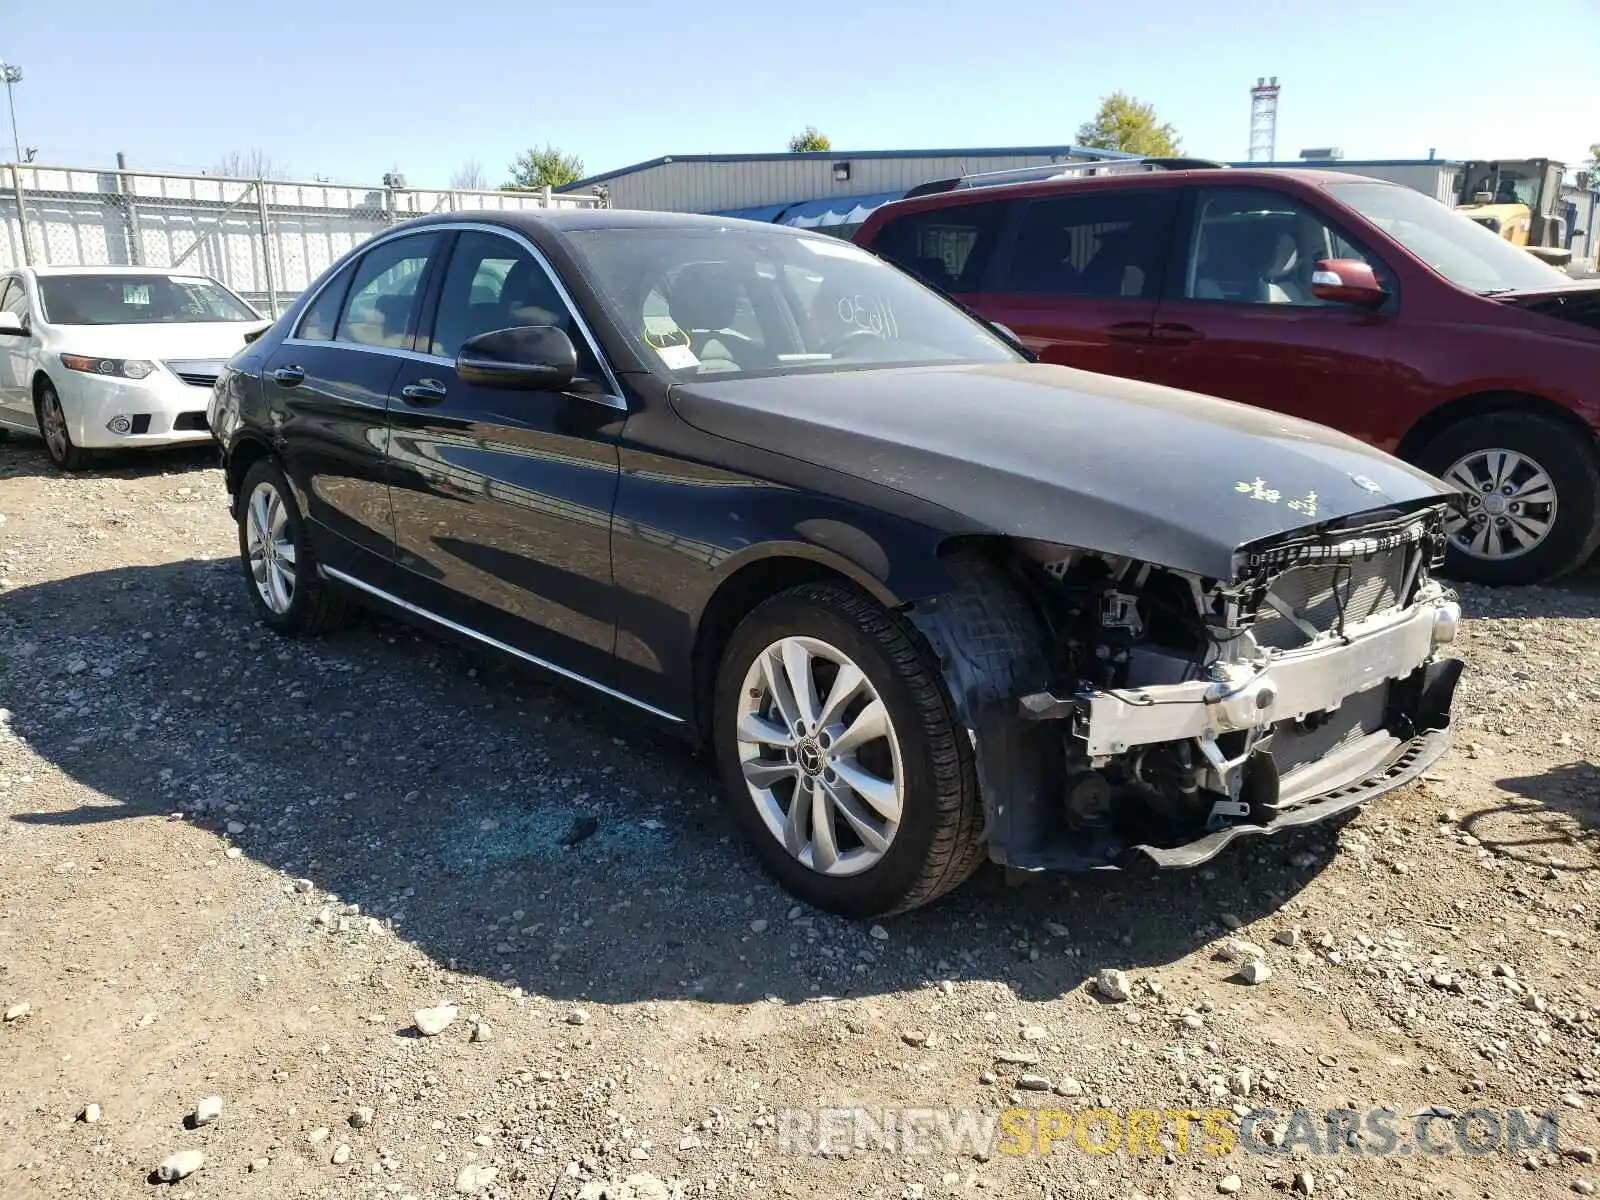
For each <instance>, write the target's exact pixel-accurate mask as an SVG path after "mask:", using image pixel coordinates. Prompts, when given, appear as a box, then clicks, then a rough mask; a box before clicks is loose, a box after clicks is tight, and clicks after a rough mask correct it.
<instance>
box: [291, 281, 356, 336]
mask: <svg viewBox="0 0 1600 1200" xmlns="http://www.w3.org/2000/svg"><path fill="white" fill-rule="evenodd" d="M355 269H356V267H355V264H354V263H352V264H351V265H350V266H348V267H346V268H345V269H344V270H342V271H340V272H339V274H338V275H337V276H335V277H334V278H333V279H332V280H330V281H329V282H328V286H327V287H325V288H323V289H322V290H321V291H320V292H318V293H317V297H316V299H315V300H313V301H312V302H311V303H310V304H309V305H308V306H307V307H306V311H305V313H304V314H303V315H302V316H301V318H300V328H299V329H298V330H296V331H295V336H296V337H298V338H303V339H304V340H306V341H308V342H331V341H332V340H333V331H334V327H335V326H337V325H338V323H339V310H340V309H341V308H343V307H344V295H345V293H346V292H347V291H349V290H350V276H351V275H353V274H354V273H355Z"/></svg>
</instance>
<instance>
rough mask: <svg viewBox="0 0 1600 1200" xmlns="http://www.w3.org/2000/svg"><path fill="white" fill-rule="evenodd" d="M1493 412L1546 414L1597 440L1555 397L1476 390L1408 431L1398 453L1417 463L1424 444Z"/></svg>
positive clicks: (1548, 417) (1579, 419) (1429, 414)
mask: <svg viewBox="0 0 1600 1200" xmlns="http://www.w3.org/2000/svg"><path fill="white" fill-rule="evenodd" d="M1489 413H1527V414H1528V415H1530V416H1538V417H1545V418H1547V419H1549V420H1552V421H1556V422H1559V423H1560V424H1562V425H1565V426H1567V427H1568V428H1570V429H1572V430H1574V431H1575V432H1577V433H1579V434H1581V435H1583V436H1584V437H1585V438H1586V439H1588V440H1589V441H1591V442H1592V441H1593V439H1594V431H1593V430H1592V429H1590V428H1589V426H1588V425H1587V424H1585V422H1584V420H1583V418H1582V417H1580V416H1578V414H1577V413H1575V412H1573V411H1572V410H1571V409H1570V408H1565V407H1563V406H1562V405H1560V404H1557V403H1556V402H1555V401H1554V400H1547V399H1545V398H1544V397H1543V396H1536V395H1534V394H1533V393H1531V392H1474V393H1473V394H1471V395H1469V396H1458V397H1456V399H1454V400H1450V401H1447V402H1445V403H1444V404H1441V405H1440V406H1439V407H1438V408H1436V409H1434V410H1433V411H1432V412H1430V413H1428V414H1427V415H1426V416H1424V417H1423V418H1422V420H1420V421H1418V422H1417V423H1416V424H1415V425H1413V426H1412V427H1411V428H1410V429H1409V430H1408V431H1407V432H1406V435H1405V437H1403V438H1401V439H1400V445H1399V446H1397V447H1396V448H1395V454H1396V455H1397V456H1399V457H1400V458H1403V459H1405V460H1406V461H1407V462H1415V461H1416V460H1417V456H1418V455H1419V454H1421V453H1422V450H1423V447H1425V446H1426V445H1427V444H1428V443H1429V442H1431V441H1433V440H1434V439H1435V438H1436V437H1438V436H1439V435H1440V434H1441V433H1443V432H1444V431H1445V430H1446V429H1448V428H1450V426H1452V425H1455V424H1457V423H1458V422H1461V421H1466V420H1470V419H1471V418H1473V417H1481V416H1486V415H1487V414H1489Z"/></svg>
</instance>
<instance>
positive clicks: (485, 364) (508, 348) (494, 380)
mask: <svg viewBox="0 0 1600 1200" xmlns="http://www.w3.org/2000/svg"><path fill="white" fill-rule="evenodd" d="M577 373H578V352H577V351H576V350H575V349H573V346H572V339H571V338H569V337H568V336H567V335H566V333H565V332H564V331H563V330H560V329H557V328H556V327H555V326H554V325H520V326H517V327H516V328H514V329H496V330H492V331H491V332H489V333H480V334H478V336H477V337H471V338H468V339H467V340H466V341H464V342H462V343H461V349H460V350H459V351H458V352H457V353H456V375H457V376H459V377H460V378H461V380H462V381H463V382H466V383H475V384H477V385H478V386H479V387H494V388H523V389H526V390H527V391H535V392H557V391H560V390H561V389H563V388H566V387H570V386H571V385H572V378H573V376H574V375H576V374H577Z"/></svg>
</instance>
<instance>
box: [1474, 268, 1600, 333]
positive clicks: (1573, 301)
mask: <svg viewBox="0 0 1600 1200" xmlns="http://www.w3.org/2000/svg"><path fill="white" fill-rule="evenodd" d="M1493 299H1495V300H1498V301H1499V302H1500V303H1501V304H1504V305H1506V306H1507V307H1508V308H1520V309H1522V310H1524V311H1525V312H1531V313H1538V314H1539V315H1540V316H1542V317H1553V318H1555V319H1556V320H1557V321H1567V322H1570V323H1571V324H1573V325H1582V326H1583V327H1584V328H1586V329H1600V286H1594V285H1590V286H1584V284H1582V283H1579V282H1578V281H1576V280H1575V281H1573V283H1572V284H1570V285H1567V286H1564V287H1562V286H1558V287H1553V288H1543V289H1540V290H1538V291H1525V292H1502V293H1501V294H1499V295H1497V296H1494V297H1493Z"/></svg>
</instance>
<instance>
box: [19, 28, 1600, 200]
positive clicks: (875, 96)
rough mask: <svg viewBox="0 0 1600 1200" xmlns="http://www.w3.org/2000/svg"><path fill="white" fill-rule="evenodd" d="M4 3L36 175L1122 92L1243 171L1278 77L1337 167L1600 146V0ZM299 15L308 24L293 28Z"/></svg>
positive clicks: (1064, 125) (573, 146)
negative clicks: (1260, 103) (122, 161)
mask: <svg viewBox="0 0 1600 1200" xmlns="http://www.w3.org/2000/svg"><path fill="white" fill-rule="evenodd" d="M5 10H8V11H4V15H3V16H0V57H3V58H5V59H6V60H8V61H10V62H15V63H18V64H20V65H22V67H23V69H24V71H25V73H26V77H25V80H24V82H23V83H22V84H20V85H19V86H18V87H17V91H16V99H17V119H18V124H19V126H20V130H21V136H22V141H23V143H24V144H25V145H36V146H38V147H39V161H41V162H65V163H70V164H80V163H81V164H84V165H110V164H111V163H112V160H113V158H114V156H115V154H116V152H117V151H118V150H123V151H126V152H127V155H128V158H129V162H130V164H131V165H135V166H144V167H147V168H150V169H158V168H159V169H177V168H202V169H204V168H212V167H214V166H215V164H216V163H217V162H218V160H219V159H220V158H221V157H222V156H224V155H225V154H227V153H228V152H229V151H235V150H238V151H243V150H248V149H249V148H251V147H259V148H261V149H262V150H264V151H265V152H266V153H268V154H269V155H270V156H271V157H272V158H273V159H274V160H276V161H278V162H280V163H283V164H285V165H286V166H287V167H288V168H289V169H290V171H291V173H292V174H293V175H294V176H295V177H298V178H309V177H311V176H313V175H326V176H331V177H333V178H335V179H338V180H341V181H349V182H352V183H371V182H375V181H376V180H377V179H378V178H379V177H380V176H381V175H382V174H383V172H385V171H387V170H389V169H391V168H393V167H396V166H398V167H399V168H400V170H401V171H402V172H403V173H404V174H405V175H406V177H407V180H408V182H410V183H412V184H414V185H440V184H443V183H445V182H446V181H447V179H448V178H449V176H450V174H451V173H452V172H453V171H454V170H455V169H456V168H457V167H459V166H460V165H461V164H462V163H464V162H466V161H467V160H469V159H476V160H478V161H479V162H480V163H482V164H483V167H484V169H485V171H486V172H487V173H488V175H489V177H490V182H491V183H495V184H498V183H500V182H502V181H503V177H504V175H505V169H506V165H507V163H509V161H510V160H511V159H512V158H513V157H514V155H515V154H516V152H517V151H518V150H519V148H521V147H524V146H526V145H528V144H530V143H543V142H545V141H547V140H548V141H552V142H554V143H556V144H558V145H560V146H561V147H563V148H564V149H567V150H570V151H573V152H576V153H578V154H579V155H581V156H582V157H583V159H584V161H585V165H586V167H587V169H588V170H589V172H591V173H594V172H598V171H603V170H608V169H611V168H613V167H618V166H623V165H626V164H628V163H631V162H635V161H638V160H641V159H646V158H653V157H655V156H657V155H660V154H691V153H702V152H746V151H772V150H781V149H782V148H783V144H784V142H785V140H786V139H787V137H788V136H789V134H791V133H793V132H795V131H796V130H798V129H800V128H802V127H803V126H805V125H807V124H812V125H816V126H817V127H819V128H820V129H821V130H822V131H823V132H824V133H826V134H828V135H829V136H830V137H831V138H832V139H833V144H834V147H835V149H838V150H852V149H893V148H924V147H977V146H1007V145H1042V144H1054V143H1065V142H1070V141H1071V140H1072V136H1073V133H1074V132H1075V131H1076V129H1077V127H1078V125H1079V123H1080V122H1082V121H1083V120H1084V119H1086V118H1087V117H1089V116H1090V115H1091V114H1092V113H1093V111H1094V109H1095V107H1096V105H1097V102H1098V100H1099V98H1100V97H1101V96H1102V95H1104V94H1106V93H1108V92H1111V91H1113V90H1115V89H1118V88H1120V89H1123V90H1125V91H1129V92H1132V93H1133V94H1135V95H1137V96H1138V97H1140V98H1141V99H1144V100H1147V101H1150V102H1151V103H1153V104H1154V105H1155V106H1156V109H1157V111H1158V113H1159V114H1160V115H1161V117H1162V118H1163V119H1165V120H1169V121H1171V122H1173V123H1174V124H1175V125H1176V126H1177V127H1178V130H1179V132H1180V134H1181V135H1182V137H1183V143H1184V149H1185V150H1186V151H1188V152H1190V153H1194V154H1199V155H1205V156H1209V157H1216V158H1226V159H1236V158H1243V157H1245V154H1246V151H1247V148H1248V135H1249V98H1248V92H1249V86H1250V84H1251V83H1252V82H1254V80H1255V78H1256V77H1257V76H1258V75H1272V74H1276V75H1277V76H1279V79H1280V82H1281V83H1282V85H1283V96H1282V101H1281V110H1280V117H1279V123H1278V152H1279V157H1280V158H1289V157H1293V156H1294V155H1295V154H1296V152H1297V151H1299V150H1300V149H1301V148H1303V147H1307V146H1325V145H1338V146H1342V147H1343V148H1344V150H1345V152H1346V154H1347V155H1348V156H1349V157H1352V158H1358V157H1359V158H1389V157H1394V158H1402V157H1405V158H1410V157H1418V158H1420V157H1425V156H1426V155H1427V153H1428V150H1429V148H1430V147H1433V148H1437V150H1438V152H1439V154H1440V155H1441V156H1444V157H1466V156H1470V157H1535V156H1549V157H1552V158H1558V159H1562V160H1564V161H1566V162H1568V163H1577V162H1578V161H1579V160H1580V159H1581V158H1582V157H1583V155H1584V153H1585V152H1586V150H1587V148H1588V146H1589V145H1590V143H1591V142H1595V141H1600V82H1597V81H1600V72H1597V71H1596V70H1594V69H1593V62H1594V56H1595V54H1596V53H1597V49H1596V48H1597V47H1600V0H1524V2H1523V3H1518V4H1512V5H1510V6H1507V5H1506V4H1504V3H1503V2H1499V0H1454V2H1451V3H1446V2H1442V0H1426V2H1424V0H1339V2H1337V3H1330V2H1328V0H1315V2H1313V0H1133V2H1131V3H1117V4H1106V3H1093V4H1090V3H1084V2H1082V0H1012V2H1011V3H1009V4H1004V5H997V4H978V3H973V2H972V0H961V2H952V0H884V2H881V3H878V4H871V5H862V6H859V7H857V6H852V5H835V4H815V3H813V4H804V5H802V4H793V3H782V4H777V3H772V2H771V0H766V2H763V0H743V2H740V3H733V2H731V0H692V2H691V3H686V4H682V5H676V6H673V5H646V4H643V3H639V2H638V0H584V2H582V3H574V2H572V0H452V2H451V3H446V4H441V3H439V2H438V0H382V2H381V3H370V2H368V3H362V4H353V3H349V2H348V0H325V2H324V3H321V4H316V5H299V4H295V5H286V4H282V3H270V2H266V0H252V2H250V3H244V2H243V0H210V2H209V3H203V2H201V0H162V2H161V3H160V4H158V5H143V4H139V3H130V2H129V0H67V2H65V3H63V2H61V0H56V2H54V3H49V2H47V3H26V2H23V0H11V2H10V3H8V4H6V5H5ZM68 10H70V17H67V16H64V14H65V13H66V12H67V11H68ZM291 10H292V11H294V12H295V17H294V24H293V26H291V25H290V24H289V22H288V21H287V20H284V19H280V18H278V17H277V16H275V14H276V13H280V12H287V11H291ZM1535 47H1541V48H1542V49H1538V50H1536V49H1535ZM1552 48H1553V52H1552ZM1568 48H1570V50H1569V49H1568ZM0 128H3V126H0ZM6 132H7V133H9V130H6ZM4 157H6V158H9V157H10V144H9V141H8V142H7V143H6V150H5V154H4Z"/></svg>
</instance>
